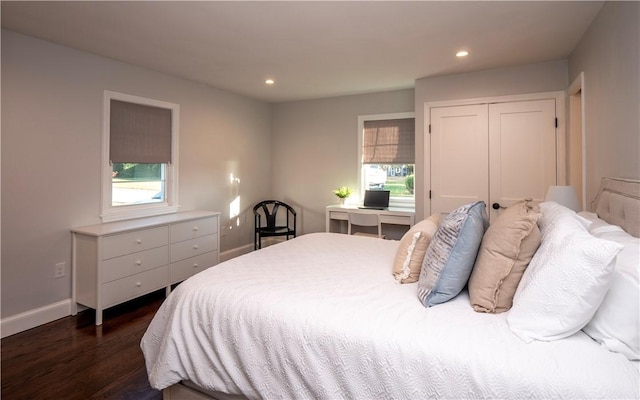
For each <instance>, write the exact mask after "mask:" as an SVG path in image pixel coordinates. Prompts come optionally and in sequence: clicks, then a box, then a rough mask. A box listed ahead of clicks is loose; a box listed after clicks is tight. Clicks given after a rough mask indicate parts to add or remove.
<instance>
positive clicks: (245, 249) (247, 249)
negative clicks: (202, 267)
mask: <svg viewBox="0 0 640 400" xmlns="http://www.w3.org/2000/svg"><path fill="white" fill-rule="evenodd" d="M252 251H253V244H245V245H244V246H240V247H236V248H235V249H231V250H227V251H223V252H222V253H220V262H224V261H227V260H231V259H232V258H236V257H238V256H241V255H243V254H247V253H251V252H252Z"/></svg>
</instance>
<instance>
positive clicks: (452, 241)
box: [418, 201, 488, 307]
mask: <svg viewBox="0 0 640 400" xmlns="http://www.w3.org/2000/svg"><path fill="white" fill-rule="evenodd" d="M487 225H488V220H487V212H486V209H485V203H484V202H483V201H478V202H475V203H470V204H466V205H464V206H462V207H460V208H458V209H457V210H455V211H453V212H451V213H450V214H449V215H447V216H446V217H445V218H444V219H443V220H442V222H441V223H440V227H439V228H438V230H437V231H436V234H435V235H434V237H433V239H431V243H430V244H429V248H428V249H427V253H426V254H425V257H424V261H423V263H422V269H421V271H420V279H419V280H418V298H419V299H420V301H421V302H422V304H423V305H424V306H425V307H431V306H434V305H436V304H440V303H444V302H447V301H449V300H451V299H453V298H454V297H456V296H457V295H458V294H459V293H460V292H461V291H462V289H464V287H465V285H466V284H467V281H468V280H469V276H470V275H471V270H472V269H473V264H474V263H475V260H476V256H477V254H478V249H479V248H480V243H481V242H482V236H483V235H484V231H485V229H486V228H487Z"/></svg>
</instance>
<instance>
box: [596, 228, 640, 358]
mask: <svg viewBox="0 0 640 400" xmlns="http://www.w3.org/2000/svg"><path fill="white" fill-rule="evenodd" d="M610 227H617V226H615V225H610ZM604 228H605V227H604V226H603V225H600V227H599V228H598V230H599V231H602V232H596V233H594V235H595V236H596V237H599V238H602V239H607V240H611V241H615V242H616V243H619V244H621V245H623V246H624V248H623V249H622V251H621V252H620V253H618V256H617V257H616V262H615V271H614V273H613V279H612V282H611V287H610V288H609V291H608V292H607V295H606V296H605V298H604V301H603V302H602V305H601V306H600V308H599V309H598V311H596V314H595V315H594V316H593V319H592V320H591V321H590V322H589V323H588V324H587V326H585V327H584V328H583V331H584V332H585V333H586V334H588V335H589V336H591V337H592V338H593V339H594V340H596V341H597V342H599V343H602V344H603V345H604V346H606V347H607V348H608V349H609V350H611V351H613V352H616V353H621V354H624V355H625V356H626V357H627V358H628V359H629V360H640V277H639V275H640V239H638V238H635V237H633V236H631V235H629V234H628V233H626V232H624V231H623V230H622V229H613V228H609V229H604Z"/></svg>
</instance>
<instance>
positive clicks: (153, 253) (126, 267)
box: [101, 246, 169, 283]
mask: <svg viewBox="0 0 640 400" xmlns="http://www.w3.org/2000/svg"><path fill="white" fill-rule="evenodd" d="M167 264H169V247H168V246H162V247H156V248H155V249H150V250H144V251H140V252H137V253H133V254H127V255H125V256H120V257H114V258H110V259H108V260H106V261H104V263H103V264H102V267H103V269H102V279H101V281H102V282H103V283H104V282H110V281H113V280H116V279H120V278H124V277H125V276H129V275H134V274H137V273H140V272H144V271H148V270H150V269H154V268H157V267H161V266H163V265H167Z"/></svg>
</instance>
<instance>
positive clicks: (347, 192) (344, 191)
mask: <svg viewBox="0 0 640 400" xmlns="http://www.w3.org/2000/svg"><path fill="white" fill-rule="evenodd" d="M333 193H334V194H335V195H336V196H338V198H339V199H340V204H344V201H345V199H346V198H347V197H349V196H351V193H353V190H351V189H350V188H348V187H347V186H342V187H341V188H338V189H335V190H334V191H333Z"/></svg>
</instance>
